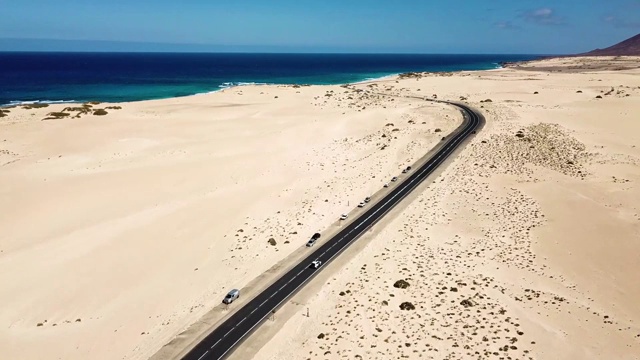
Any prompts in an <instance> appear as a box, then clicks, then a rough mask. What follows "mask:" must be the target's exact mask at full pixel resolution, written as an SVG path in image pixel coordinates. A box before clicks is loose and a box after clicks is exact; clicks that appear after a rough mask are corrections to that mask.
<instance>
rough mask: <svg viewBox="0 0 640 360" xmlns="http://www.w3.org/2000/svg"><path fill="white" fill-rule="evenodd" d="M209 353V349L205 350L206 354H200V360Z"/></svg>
mask: <svg viewBox="0 0 640 360" xmlns="http://www.w3.org/2000/svg"><path fill="white" fill-rule="evenodd" d="M212 348H213V347H212ZM208 353H209V350H207V351H205V352H204V354H202V356H200V357H199V358H198V360H202V358H203V357H205V356H207V354H208Z"/></svg>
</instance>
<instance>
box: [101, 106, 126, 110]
mask: <svg viewBox="0 0 640 360" xmlns="http://www.w3.org/2000/svg"><path fill="white" fill-rule="evenodd" d="M105 109H111V110H121V109H122V106H107V107H106V108H105Z"/></svg>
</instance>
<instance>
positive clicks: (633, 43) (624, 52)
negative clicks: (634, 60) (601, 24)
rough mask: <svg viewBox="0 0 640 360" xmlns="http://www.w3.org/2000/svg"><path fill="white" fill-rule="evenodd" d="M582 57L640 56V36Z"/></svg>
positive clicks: (590, 52)
mask: <svg viewBox="0 0 640 360" xmlns="http://www.w3.org/2000/svg"><path fill="white" fill-rule="evenodd" d="M580 56H640V34H638V35H636V36H634V37H632V38H629V39H627V40H625V41H623V42H620V43H617V44H615V45H613V46H610V47H608V48H606V49H595V50H593V51H589V52H588V53H584V54H580Z"/></svg>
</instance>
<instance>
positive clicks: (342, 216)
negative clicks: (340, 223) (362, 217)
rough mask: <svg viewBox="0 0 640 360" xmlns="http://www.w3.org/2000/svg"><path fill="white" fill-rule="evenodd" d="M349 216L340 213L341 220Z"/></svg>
mask: <svg viewBox="0 0 640 360" xmlns="http://www.w3.org/2000/svg"><path fill="white" fill-rule="evenodd" d="M348 217H349V215H347V214H342V215H340V220H347V218H348Z"/></svg>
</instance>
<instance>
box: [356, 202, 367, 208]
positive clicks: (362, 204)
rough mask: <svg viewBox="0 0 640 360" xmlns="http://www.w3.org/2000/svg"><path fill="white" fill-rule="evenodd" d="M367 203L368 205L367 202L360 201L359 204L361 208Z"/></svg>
mask: <svg viewBox="0 0 640 360" xmlns="http://www.w3.org/2000/svg"><path fill="white" fill-rule="evenodd" d="M365 205H367V203H366V202H364V201H360V204H358V207H359V208H361V207H364V206H365Z"/></svg>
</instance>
